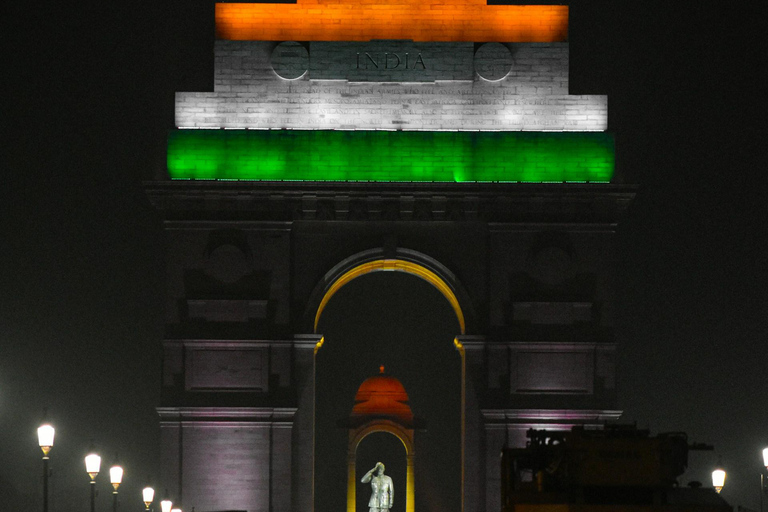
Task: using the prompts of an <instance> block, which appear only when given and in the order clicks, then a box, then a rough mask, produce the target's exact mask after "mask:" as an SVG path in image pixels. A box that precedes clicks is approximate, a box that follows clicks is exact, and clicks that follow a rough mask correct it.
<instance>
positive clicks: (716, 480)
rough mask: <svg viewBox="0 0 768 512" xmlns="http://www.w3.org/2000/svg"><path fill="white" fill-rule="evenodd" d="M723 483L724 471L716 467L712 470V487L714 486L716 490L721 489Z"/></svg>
mask: <svg viewBox="0 0 768 512" xmlns="http://www.w3.org/2000/svg"><path fill="white" fill-rule="evenodd" d="M724 485H725V471H723V470H722V469H716V470H714V471H713V472H712V487H714V488H715V490H716V491H717V492H720V491H722V490H723V486H724Z"/></svg>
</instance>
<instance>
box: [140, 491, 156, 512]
mask: <svg viewBox="0 0 768 512" xmlns="http://www.w3.org/2000/svg"><path fill="white" fill-rule="evenodd" d="M141 496H142V498H143V499H144V506H145V507H146V509H147V510H149V506H150V505H151V504H152V501H153V500H154V499H155V490H154V489H153V488H151V487H145V488H144V490H143V491H141Z"/></svg>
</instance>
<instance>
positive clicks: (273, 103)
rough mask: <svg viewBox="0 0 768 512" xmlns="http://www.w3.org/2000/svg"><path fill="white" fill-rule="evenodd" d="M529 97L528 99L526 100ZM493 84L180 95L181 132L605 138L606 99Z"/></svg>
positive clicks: (295, 86) (302, 86) (293, 85)
mask: <svg viewBox="0 0 768 512" xmlns="http://www.w3.org/2000/svg"><path fill="white" fill-rule="evenodd" d="M520 89H522V91H525V93H523V94H520V93H519V92H518V91H519V90H520ZM530 89H531V90H529V89H528V88H525V87H520V88H518V87H498V86H495V85H493V84H487V83H486V84H480V83H478V82H475V83H472V82H470V83H464V84H462V83H456V84H429V83H427V84H391V85H388V84H352V83H341V84H339V83H328V84H322V85H320V84H316V83H312V82H310V81H296V82H286V83H283V84H281V85H275V84H269V85H266V84H265V85H263V86H254V87H252V89H251V92H250V93H223V92H220V93H178V94H177V103H176V107H177V110H176V126H178V127H181V128H184V127H196V128H208V127H211V128H218V127H224V128H255V129H259V128H293V129H363V130H366V129H367V130H372V129H400V130H503V131H521V130H522V131H540V130H563V131H602V130H605V129H606V128H607V119H608V105H607V101H606V97H605V96H576V95H554V94H553V95H536V88H530Z"/></svg>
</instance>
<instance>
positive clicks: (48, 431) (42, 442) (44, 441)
mask: <svg viewBox="0 0 768 512" xmlns="http://www.w3.org/2000/svg"><path fill="white" fill-rule="evenodd" d="M55 433H56V431H55V429H54V428H53V427H52V426H51V425H50V424H48V423H43V424H42V425H40V426H39V427H38V428H37V444H38V445H39V446H40V449H41V450H43V512H48V461H49V460H50V457H49V456H48V454H49V453H51V448H53V436H54V434H55Z"/></svg>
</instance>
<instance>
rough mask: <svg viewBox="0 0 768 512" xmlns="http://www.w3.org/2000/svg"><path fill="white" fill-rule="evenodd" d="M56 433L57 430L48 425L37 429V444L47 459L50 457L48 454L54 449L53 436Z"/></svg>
mask: <svg viewBox="0 0 768 512" xmlns="http://www.w3.org/2000/svg"><path fill="white" fill-rule="evenodd" d="M55 433H56V431H55V429H54V428H53V427H52V426H51V425H49V424H47V423H46V424H44V425H40V426H39V427H38V428H37V444H38V445H39V446H40V449H41V450H43V455H44V456H45V457H48V452H50V451H51V448H53V436H54V434H55Z"/></svg>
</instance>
